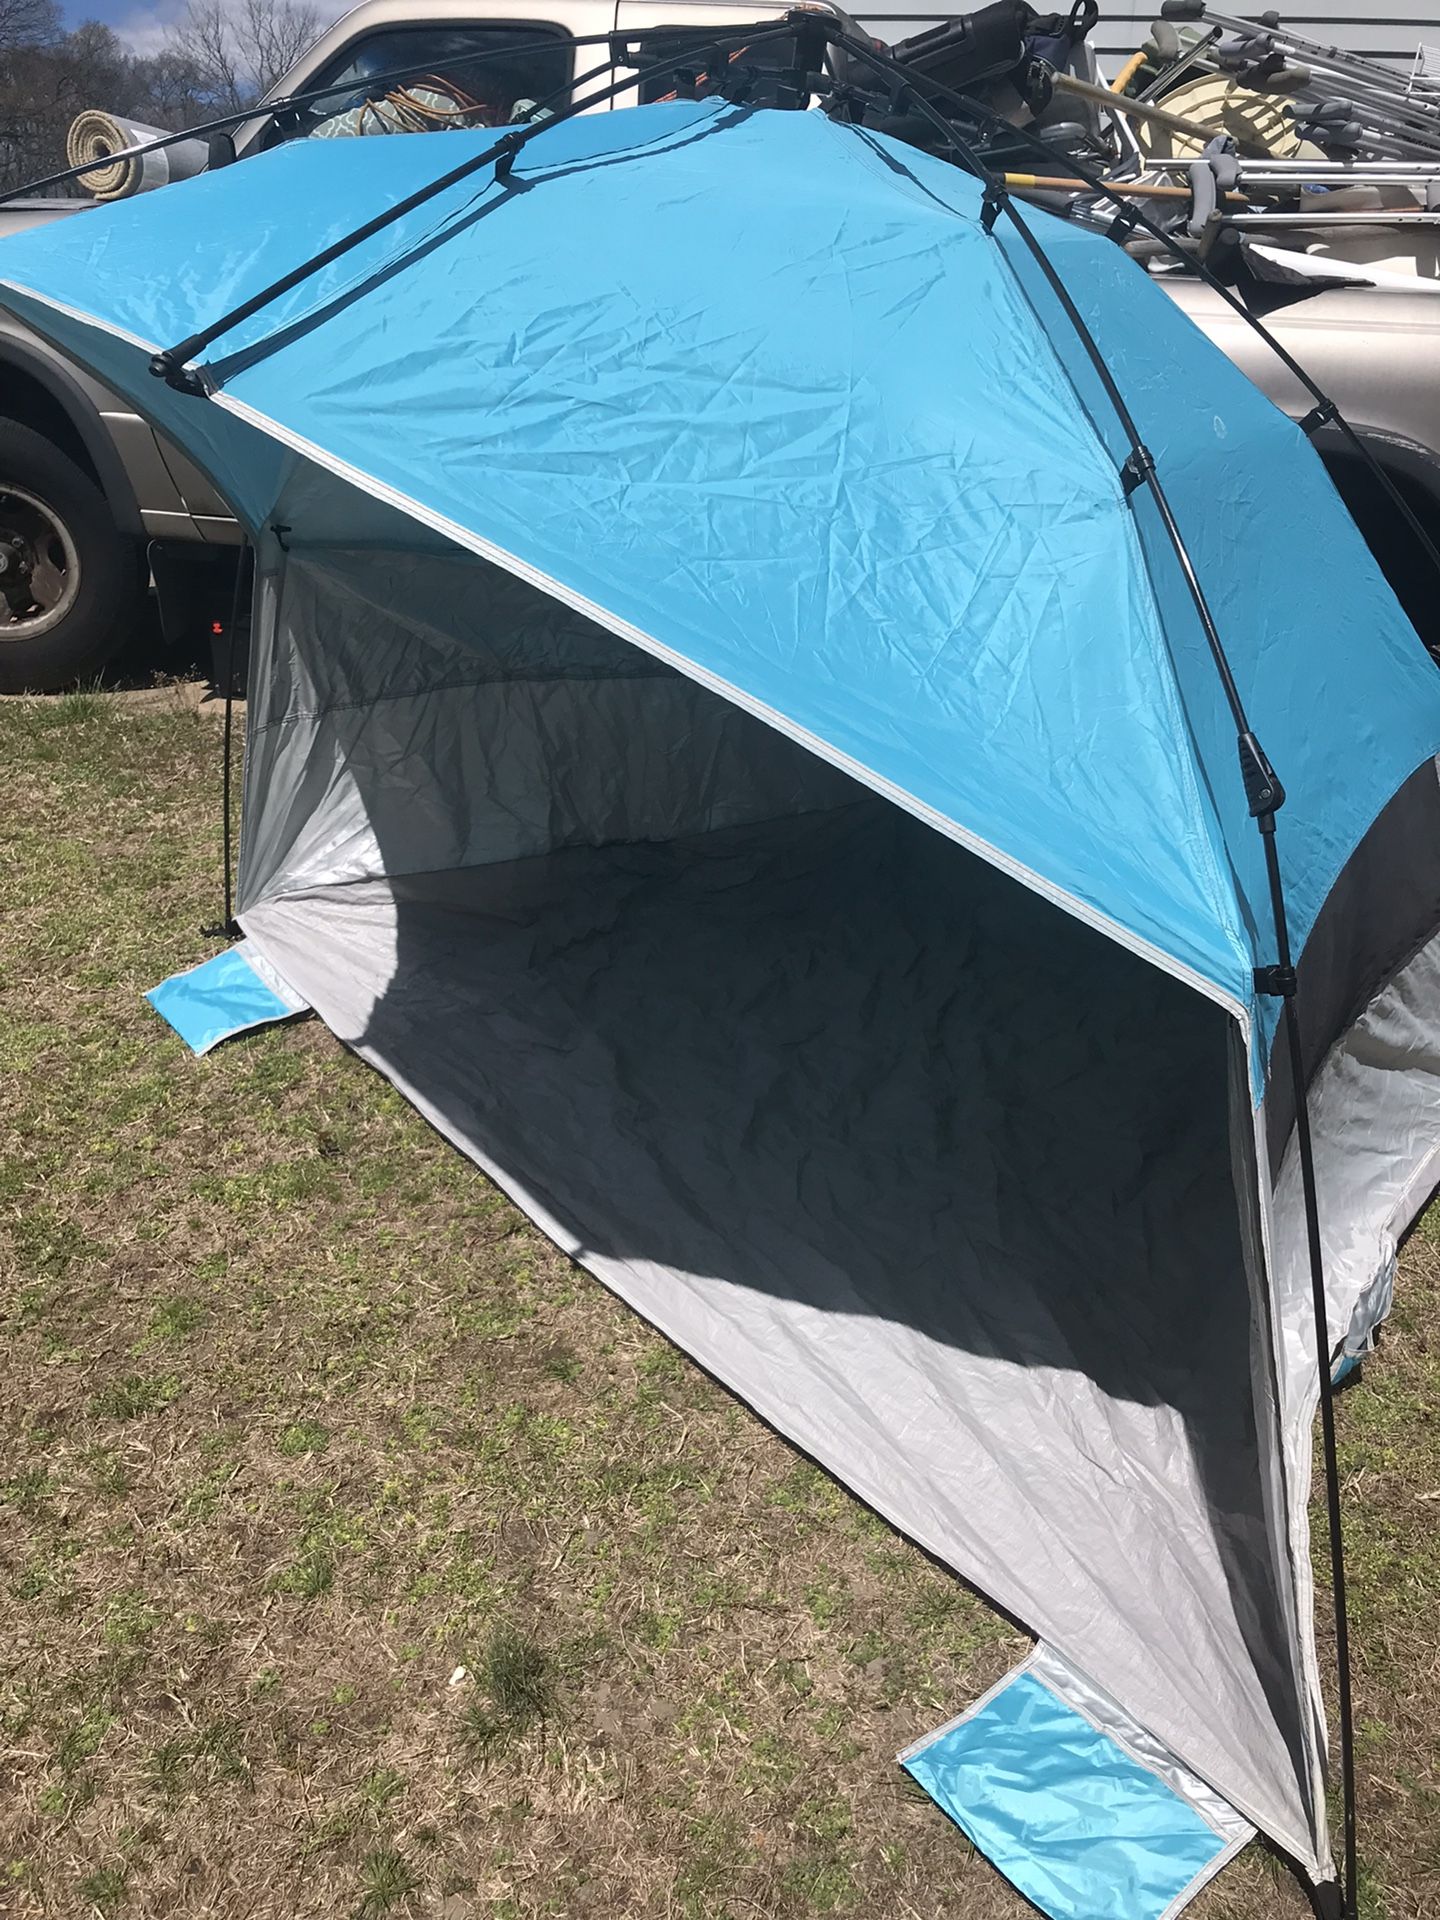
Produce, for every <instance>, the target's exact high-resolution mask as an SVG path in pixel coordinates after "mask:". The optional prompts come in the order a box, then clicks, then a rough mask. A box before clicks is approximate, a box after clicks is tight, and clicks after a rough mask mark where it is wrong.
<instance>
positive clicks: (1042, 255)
mask: <svg viewBox="0 0 1440 1920" xmlns="http://www.w3.org/2000/svg"><path fill="white" fill-rule="evenodd" d="M836 38H837V40H838V43H839V44H840V45H841V46H843V47H845V48H846V50H847V51H848V52H849V53H850V54H851V55H852V57H854V58H857V59H859V60H861V61H863V62H864V63H865V64H867V65H869V66H870V67H871V69H872V70H879V71H881V72H884V71H886V70H887V69H888V70H890V71H891V72H893V73H894V74H896V75H897V76H899V77H900V78H903V79H907V80H908V76H906V75H905V74H904V70H903V68H900V67H899V65H898V63H896V62H894V61H891V60H888V59H887V58H886V57H885V56H884V55H882V54H879V53H877V52H876V51H874V50H873V49H871V48H869V47H867V46H866V45H865V44H864V43H863V42H862V41H860V40H857V39H855V38H854V37H853V36H851V35H848V34H845V33H843V32H842V33H840V34H838V35H837V36H836ZM947 91H948V90H947ZM956 97H957V98H958V97H961V96H956ZM910 99H911V102H912V104H913V105H914V106H915V107H916V108H917V109H918V110H919V111H920V113H921V114H922V115H923V117H924V118H925V119H927V120H928V121H930V122H931V123H932V124H933V125H934V126H935V127H936V129H937V131H938V132H939V133H940V134H941V135H942V136H943V137H944V139H945V140H946V141H947V142H948V143H949V144H950V146H951V147H952V148H953V149H954V151H955V152H956V153H957V154H958V155H959V156H960V158H961V160H962V161H963V162H964V163H965V164H966V165H967V166H969V167H970V168H972V169H973V171H974V172H975V173H976V174H977V175H978V177H979V178H980V180H981V181H982V182H983V184H984V187H985V200H984V205H983V211H982V215H981V221H982V224H983V226H984V228H985V230H986V232H987V233H993V232H994V229H995V225H996V222H997V220H998V219H999V216H1000V214H1001V213H1002V212H1003V213H1004V214H1006V215H1007V216H1008V218H1009V220H1010V223H1011V225H1012V226H1013V227H1014V228H1015V230H1016V231H1017V233H1018V234H1019V236H1020V238H1021V240H1022V241H1023V243H1024V245H1025V247H1026V250H1027V252H1028V253H1029V254H1030V257H1031V259H1032V260H1033V261H1034V262H1035V265H1036V266H1037V268H1038V269H1039V271H1040V272H1041V274H1042V275H1043V276H1044V278H1045V282H1046V284H1047V286H1048V287H1049V288H1050V290H1051V292H1052V293H1053V294H1054V296H1055V298H1056V300H1057V301H1058V302H1059V304H1060V306H1061V308H1062V309H1063V311H1064V314H1065V317H1066V319H1067V320H1068V321H1069V323H1070V325H1071V327H1072V328H1073V330H1074V332H1075V334H1076V337H1077V338H1078V339H1079V341H1080V344H1081V346H1082V347H1083V349H1084V351H1085V354H1086V357H1087V358H1088V359H1089V361H1090V364H1091V366H1092V367H1093V368H1094V370H1095V373H1096V376H1097V377H1098V379H1099V380H1100V382H1101V384H1102V386H1103V387H1104V389H1105V393H1106V397H1107V398H1108V399H1109V401H1110V403H1111V405H1112V406H1113V408H1114V410H1115V413H1116V416H1117V418H1118V420H1119V423H1120V426H1121V429H1122V431H1123V432H1124V434H1125V436H1126V438H1127V440H1128V441H1129V443H1130V453H1129V456H1128V458H1127V459H1126V461H1125V463H1124V465H1123V467H1122V469H1121V484H1122V485H1123V487H1124V489H1125V495H1126V498H1127V499H1128V500H1130V501H1131V502H1133V501H1134V499H1135V498H1136V496H1137V495H1138V494H1139V493H1140V491H1141V490H1142V489H1146V490H1148V491H1149V493H1150V496H1151V499H1152V501H1153V503H1154V505H1155V507H1156V509H1157V511H1158V513H1159V515H1160V520H1161V523H1162V525H1163V528H1164V531H1165V535H1166V539H1167V541H1168V543H1169V545H1170V548H1171V551H1172V552H1173V554H1174V556H1175V559H1176V561H1177V562H1178V564H1179V566H1180V569H1181V572H1182V573H1183V575H1184V578H1185V584H1186V587H1187V588H1188V590H1189V594H1190V599H1191V603H1192V605H1193V607H1194V609H1195V613H1196V616H1197V617H1198V619H1199V621H1200V624H1201V628H1202V630H1203V632H1204V634H1205V638H1206V641H1207V644H1208V646H1209V651H1210V655H1211V659H1212V660H1213V662H1214V665H1215V668H1216V672H1217V673H1218V675H1219V678H1220V683H1221V686H1222V688H1223V690H1224V694H1225V699H1226V702H1227V704H1228V706H1229V708H1230V712H1231V716H1232V718H1233V719H1234V722H1235V729H1236V747H1237V750H1238V753H1239V758H1240V773H1241V779H1242V780H1243V782H1244V787H1245V797H1246V800H1247V803H1248V806H1249V811H1250V815H1251V817H1252V818H1253V819H1254V821H1255V823H1256V825H1257V827H1258V828H1259V831H1260V835H1261V841H1262V844H1263V846H1264V849H1265V871H1266V878H1267V881H1268V885H1269V892H1270V905H1271V912H1272V916H1273V919H1274V923H1275V945H1276V964H1275V965H1274V966H1271V967H1261V968H1257V969H1256V974H1255V985H1256V988H1257V990H1258V991H1259V992H1260V993H1263V994H1266V995H1276V996H1279V997H1281V998H1283V1000H1284V1003H1285V1011H1284V1016H1283V1017H1284V1020H1285V1028H1286V1039H1287V1042H1288V1045H1289V1051H1290V1074H1291V1084H1292V1087H1293V1089H1294V1097H1295V1135H1296V1146H1297V1151H1298V1153H1299V1156H1300V1170H1301V1188H1302V1195H1303V1199H1304V1206H1305V1231H1306V1241H1307V1245H1308V1250H1309V1262H1310V1288H1311V1298H1312V1304H1313V1307H1314V1315H1315V1338H1316V1360H1317V1364H1318V1367H1319V1373H1320V1408H1321V1433H1322V1439H1323V1445H1324V1454H1325V1492H1326V1507H1327V1513H1328V1519H1329V1534H1330V1568H1331V1591H1332V1603H1333V1606H1334V1615H1335V1658H1336V1668H1337V1685H1338V1701H1339V1717H1340V1781H1341V1796H1342V1802H1343V1817H1344V1823H1345V1840H1344V1866H1343V1874H1344V1878H1343V1883H1342V1885H1341V1886H1340V1887H1336V1886H1335V1884H1334V1883H1333V1882H1329V1883H1327V1884H1326V1885H1324V1886H1318V1887H1314V1888H1312V1889H1310V1892H1311V1897H1312V1900H1313V1902H1314V1903H1315V1904H1316V1906H1317V1911H1318V1912H1319V1913H1320V1914H1321V1915H1322V1920H1357V1915H1356V1904H1355V1902H1356V1886H1357V1871H1356V1816H1355V1754H1354V1720H1353V1708H1352V1701H1351V1688H1350V1634H1349V1614H1348V1609H1347V1604H1346V1594H1345V1559H1344V1542H1343V1536H1342V1531H1341V1509H1340V1479H1339V1467H1338V1463H1337V1458H1336V1446H1335V1408H1334V1400H1333V1395H1332V1383H1331V1379H1330V1366H1329V1359H1330V1334H1329V1325H1328V1319H1327V1314H1326V1306H1325V1262H1324V1249H1323V1245H1322V1242H1321V1238H1320V1223H1319V1210H1318V1206H1317V1202H1316V1186H1315V1156H1314V1146H1313V1142H1312V1139H1311V1135H1310V1114H1309V1106H1308V1089H1307V1087H1306V1084H1305V1067H1304V1061H1303V1059H1302V1056H1301V1053H1300V1021H1299V1016H1298V1012H1297V1009H1296V1005H1295V990H1296V976H1295V968H1294V964H1293V960H1292V956H1291V951H1290V927H1289V917H1288V915H1287V913H1286V908H1285V889H1284V883H1283V879H1282V876H1281V871H1280V857H1279V853H1278V851H1277V848H1276V844H1275V815H1276V813H1277V812H1278V811H1279V809H1280V808H1281V807H1282V806H1284V804H1285V789H1284V787H1283V786H1282V785H1281V783H1280V781H1279V779H1278V777H1277V776H1276V773H1275V770H1274V768H1273V767H1272V766H1271V765H1270V762H1269V759H1268V758H1267V756H1266V754H1265V751H1264V749H1263V747H1262V746H1261V745H1260V742H1259V740H1258V739H1257V738H1256V736H1255V734H1254V732H1253V730H1252V729H1251V726H1250V722H1249V719H1248V716H1247V714H1246V711H1245V705H1244V701H1243V699H1242V696H1241V694H1240V690H1239V688H1238V686H1237V685H1236V682H1235V676H1234V673H1233V671H1232V669H1231V666H1230V662H1229V658H1228V656H1227V655H1226V652H1225V644H1224V641H1223V640H1222V638H1221V636H1220V631H1219V628H1218V627H1217V626H1216V624H1215V619H1214V615H1213V614H1212V612H1211V609H1210V604H1209V601H1208V600H1207V598H1206V595H1205V590H1204V588H1203V586H1202V585H1201V583H1200V578H1199V576H1198V574H1197V573H1196V571H1195V566H1194V562H1193V561H1192V560H1191V558H1190V554H1189V551H1188V549H1187V548H1186V545H1185V538H1184V535H1183V534H1182V533H1181V531H1180V526H1179V523H1178V522H1177V520H1176V518H1175V515H1174V511H1173V509H1172V508H1171V506H1170V501H1169V498H1168V496H1167V495H1166V492H1165V489H1164V487H1163V485H1162V484H1161V481H1160V476H1159V474H1158V473H1157V471H1156V466H1155V459H1154V456H1153V455H1152V454H1151V452H1150V450H1149V448H1148V447H1146V445H1145V444H1144V442H1143V441H1142V440H1141V438H1140V430H1139V427H1138V425H1137V423H1136V421H1135V418H1134V416H1133V415H1132V414H1131V412H1130V409H1129V406H1128V405H1127V404H1126V401H1125V397H1124V395H1123V394H1122V393H1121V392H1120V389H1119V387H1118V385H1117V384H1116V381H1115V377H1114V375H1113V374H1112V373H1111V371H1110V368H1109V367H1108V365H1107V364H1106V361H1105V357H1104V355H1103V354H1102V353H1101V351H1100V346H1099V343H1098V341H1097V340H1096V339H1095V336H1094V335H1093V334H1092V333H1091V331H1090V328H1089V326H1088V325H1087V323H1086V321H1085V318H1084V316H1083V315H1082V314H1081V312H1080V310H1079V308H1078V307H1077V306H1076V305H1075V302H1074V300H1073V299H1072V297H1071V295H1070V292H1069V289H1068V288H1067V287H1066V286H1065V283H1064V280H1063V279H1062V277H1061V275H1060V272H1059V270H1058V268H1057V267H1056V266H1055V263H1054V262H1053V261H1052V260H1051V259H1050V257H1049V255H1048V254H1047V253H1046V251H1045V248H1044V247H1043V245H1042V244H1041V242H1040V241H1039V240H1038V239H1037V238H1036V236H1035V234H1034V232H1033V230H1032V229H1031V227H1030V225H1029V223H1028V222H1027V221H1026V219H1025V217H1024V215H1023V214H1022V213H1021V212H1020V210H1019V208H1018V207H1017V205H1016V203H1015V201H1014V199H1013V197H1012V196H1011V194H1010V193H1009V192H1008V190H1007V188H1006V185H1005V182H1004V179H1003V177H1002V176H999V175H997V174H995V173H994V172H993V171H992V170H991V169H990V168H988V167H987V166H986V165H985V163H984V162H983V160H981V158H980V157H979V155H978V154H977V153H976V152H975V150H974V149H973V148H972V147H970V146H969V144H968V142H967V141H966V139H965V137H964V135H963V134H962V133H960V132H959V130H958V129H957V128H956V127H954V126H953V125H952V124H951V123H950V122H949V121H947V120H946V119H945V118H944V116H943V115H942V114H941V113H940V112H939V111H938V109H937V108H935V107H934V106H933V105H932V104H931V103H930V102H929V101H927V100H925V99H924V98H923V97H922V96H920V95H919V94H918V93H916V92H914V91H913V89H912V90H911V92H910ZM967 104H968V103H967ZM1078 171H1080V169H1078V168H1077V172H1078ZM1042 325H1043V322H1042ZM1326 406H1327V407H1328V408H1329V409H1330V413H1331V417H1333V413H1334V409H1333V404H1332V403H1329V402H1326ZM1337 1897H1338V1903H1337Z"/></svg>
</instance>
